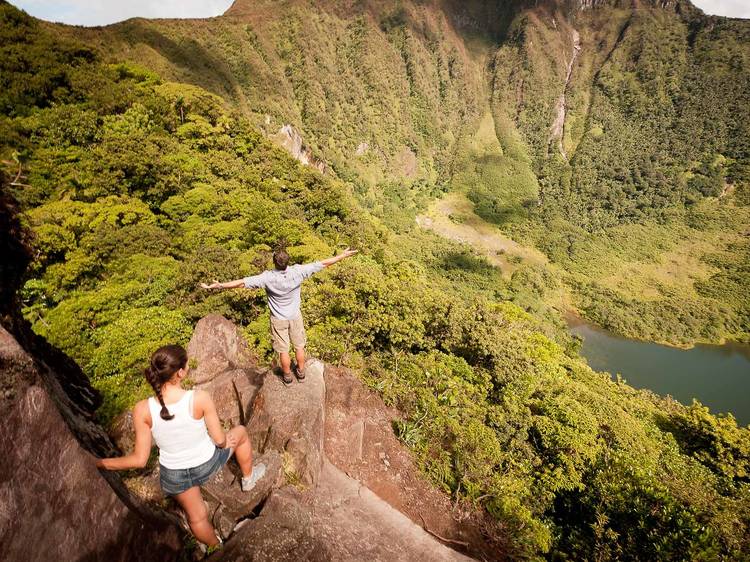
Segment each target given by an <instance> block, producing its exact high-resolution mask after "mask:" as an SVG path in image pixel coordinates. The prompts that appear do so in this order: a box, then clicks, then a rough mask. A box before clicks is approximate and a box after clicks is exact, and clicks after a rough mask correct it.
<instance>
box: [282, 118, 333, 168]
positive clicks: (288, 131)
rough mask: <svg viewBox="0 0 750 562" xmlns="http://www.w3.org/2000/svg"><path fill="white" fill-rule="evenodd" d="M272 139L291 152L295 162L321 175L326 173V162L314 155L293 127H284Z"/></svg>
mask: <svg viewBox="0 0 750 562" xmlns="http://www.w3.org/2000/svg"><path fill="white" fill-rule="evenodd" d="M271 138H272V139H273V140H275V141H276V142H278V143H279V144H280V145H281V146H282V147H283V148H284V149H285V150H286V151H287V152H289V154H291V155H292V157H293V158H294V159H295V160H298V161H299V162H301V163H302V164H304V165H305V166H310V167H311V168H315V169H316V170H318V171H319V172H321V173H324V172H325V171H326V165H325V162H323V161H322V160H320V159H318V158H316V157H315V156H314V155H313V153H312V150H310V148H309V147H308V146H307V145H306V144H305V143H304V141H303V140H302V135H300V133H299V131H297V129H295V128H294V127H293V126H292V125H284V126H283V127H281V129H279V132H278V133H276V134H275V135H272V136H271Z"/></svg>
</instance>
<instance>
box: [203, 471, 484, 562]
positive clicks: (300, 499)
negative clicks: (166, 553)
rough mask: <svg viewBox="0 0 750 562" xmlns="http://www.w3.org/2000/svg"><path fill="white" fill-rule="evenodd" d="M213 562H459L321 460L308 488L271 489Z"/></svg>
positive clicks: (460, 557) (461, 557)
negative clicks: (312, 486)
mask: <svg viewBox="0 0 750 562" xmlns="http://www.w3.org/2000/svg"><path fill="white" fill-rule="evenodd" d="M216 560H221V561H222V562H239V561H247V560H252V561H254V562H261V561H269V562H270V561H281V560H290V561H291V560H295V561H301V560H306V561H321V562H322V561H324V560H325V561H339V560H341V561H344V560H347V561H351V560H367V561H368V562H379V561H382V562H393V561H401V560H403V561H404V562H406V561H409V562H411V561H415V560H430V561H441V560H446V561H447V560H451V561H463V560H471V558H467V557H466V556H464V555H462V554H459V553H458V552H455V551H454V550H451V549H450V548H447V547H445V546H443V545H441V544H440V543H438V542H437V541H435V539H433V538H432V537H431V536H430V535H429V534H427V533H426V532H425V531H423V530H422V529H421V528H420V527H418V526H417V525H414V524H413V523H412V522H411V521H410V520H409V519H408V518H407V517H405V516H404V515H402V514H401V513H399V512H398V511H396V510H395V509H393V508H392V507H390V506H389V505H388V504H387V503H385V502H384V501H383V500H381V499H380V498H378V497H377V496H376V495H375V494H373V493H372V492H371V491H370V490H368V489H367V488H366V487H364V486H362V485H361V484H359V483H358V482H357V481H356V480H353V479H351V478H349V477H347V476H346V475H345V474H344V473H343V472H341V471H340V470H338V469H337V468H336V467H334V466H333V465H332V464H330V463H328V462H326V463H325V464H324V467H323V470H322V472H321V475H320V479H319V481H318V486H317V487H316V488H315V489H314V490H313V489H311V490H307V491H304V492H303V491H300V490H298V489H297V488H294V487H292V486H287V487H285V488H282V489H280V490H277V491H275V492H274V493H273V494H272V495H271V497H270V498H269V499H268V500H267V501H266V504H265V506H264V507H263V511H262V512H261V514H260V516H259V517H258V518H256V519H253V520H251V521H248V522H247V524H245V525H244V526H242V528H240V529H239V530H238V531H237V533H236V534H235V536H234V537H233V539H232V541H231V542H230V543H228V544H227V546H226V548H224V550H223V551H221V552H220V553H219V554H218V555H217V557H216Z"/></svg>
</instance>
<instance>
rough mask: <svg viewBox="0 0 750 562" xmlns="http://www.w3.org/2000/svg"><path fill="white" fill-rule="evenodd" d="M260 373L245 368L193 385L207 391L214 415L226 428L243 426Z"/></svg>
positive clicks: (247, 418) (256, 390)
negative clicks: (217, 415)
mask: <svg viewBox="0 0 750 562" xmlns="http://www.w3.org/2000/svg"><path fill="white" fill-rule="evenodd" d="M261 376H262V372H261V371H258V370H256V369H252V368H249V367H246V368H244V369H232V370H231V371H225V372H224V373H221V374H220V375H218V376H217V377H215V378H212V379H211V380H210V381H209V382H205V383H202V384H197V385H195V388H200V389H202V390H205V391H207V392H208V393H209V394H210V395H211V397H212V398H213V400H214V403H215V404H216V413H217V414H219V419H220V420H221V421H222V422H224V425H225V426H227V427H233V426H235V425H245V424H246V423H247V422H248V421H249V420H250V414H251V409H252V403H253V400H254V399H255V395H256V393H257V392H258V388H259V386H260V383H258V382H256V381H258V380H259V379H260V377H261Z"/></svg>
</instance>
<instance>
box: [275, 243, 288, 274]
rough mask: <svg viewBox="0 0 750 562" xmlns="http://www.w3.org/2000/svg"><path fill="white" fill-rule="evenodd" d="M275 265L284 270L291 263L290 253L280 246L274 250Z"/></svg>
mask: <svg viewBox="0 0 750 562" xmlns="http://www.w3.org/2000/svg"><path fill="white" fill-rule="evenodd" d="M273 265H274V266H276V269H278V270H279V271H284V270H285V269H286V266H288V265H289V254H287V253H286V250H285V249H284V248H278V249H277V250H274V252H273Z"/></svg>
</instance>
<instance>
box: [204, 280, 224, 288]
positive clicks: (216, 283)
mask: <svg viewBox="0 0 750 562" xmlns="http://www.w3.org/2000/svg"><path fill="white" fill-rule="evenodd" d="M223 288H224V287H223V286H222V285H221V283H219V282H218V281H217V280H216V279H214V282H213V283H211V284H207V283H201V289H223Z"/></svg>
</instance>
